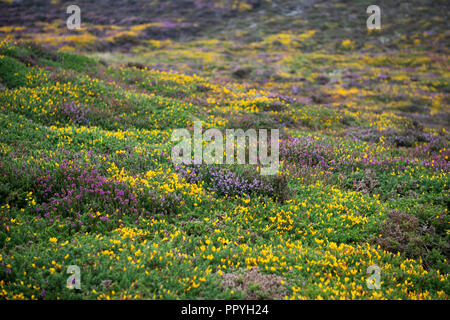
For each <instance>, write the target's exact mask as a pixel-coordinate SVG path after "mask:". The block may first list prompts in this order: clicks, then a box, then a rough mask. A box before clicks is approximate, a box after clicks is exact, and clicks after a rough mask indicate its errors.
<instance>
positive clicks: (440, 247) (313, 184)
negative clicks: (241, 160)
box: [0, 1, 450, 299]
mask: <svg viewBox="0 0 450 320" xmlns="http://www.w3.org/2000/svg"><path fill="white" fill-rule="evenodd" d="M247 2H248V3H247ZM247 2H243V1H239V2H236V1H215V2H214V5H213V4H208V3H206V2H203V1H198V3H197V6H198V10H218V12H221V14H222V13H223V14H224V15H225V16H226V15H227V14H230V15H232V14H236V15H237V16H238V17H239V15H240V14H244V13H245V14H248V15H252V14H256V13H254V11H253V5H255V3H256V2H254V1H253V2H252V1H247ZM269 2H270V1H262V3H261V4H260V5H261V6H265V7H264V8H266V9H267V10H272V9H270V8H272V6H270V4H268V3H269ZM287 2H289V1H287ZM155 3H158V1H155ZM211 3H212V2H211ZM317 5H319V4H317ZM320 5H321V6H322V8H342V6H344V7H345V5H341V6H337V4H335V3H334V2H333V1H329V2H324V3H321V4H320ZM334 5H336V6H334ZM1 6H6V5H5V4H1ZM158 8H159V7H158ZM305 10H306V13H307V14H309V13H310V12H311V10H312V9H311V8H307V9H305ZM424 10H425V9H424ZM430 10H431V11H432V12H431V13H430V12H428V11H426V10H425V11H426V13H427V14H430V15H432V14H435V12H434V11H433V10H432V9H430ZM208 12H209V11H208ZM118 14H119V13H118ZM283 17H284V18H283ZM434 17H435V18H436V19H438V18H439V16H434ZM265 18H266V19H265V20H267V21H266V23H267V25H263V27H261V32H260V34H257V33H249V32H248V30H247V31H246V29H240V27H239V26H236V25H233V26H232V28H233V29H232V30H233V32H225V33H226V35H223V34H222V35H221V36H217V38H214V37H213V35H211V34H206V35H205V37H203V38H200V37H199V38H193V39H189V40H186V41H178V40H176V39H174V38H173V37H170V36H169V35H172V33H171V32H175V31H176V32H182V30H191V29H189V28H191V27H192V24H191V22H189V21H182V20H180V19H178V20H176V21H175V19H174V22H169V21H163V20H161V21H158V22H149V23H139V24H136V25H129V24H128V25H126V26H124V25H117V26H114V25H113V24H111V25H104V26H103V25H95V24H93V23H91V22H89V21H88V22H87V24H86V26H87V27H86V29H83V30H82V31H81V32H80V33H77V34H74V35H72V36H70V37H67V36H64V34H63V33H64V32H63V30H62V28H61V24H60V23H58V21H55V22H54V23H53V24H52V23H43V24H39V25H38V27H36V29H35V30H34V31H33V30H29V29H27V28H25V27H24V29H20V28H6V27H1V28H0V32H2V33H4V36H3V39H2V41H1V42H0V299H81V298H85V299H208V298H209V299H238V298H252V299H253V298H258V299H267V298H268V299H270V298H277V299H278V298H281V299H448V298H449V295H450V281H449V280H450V279H449V275H450V267H449V262H448V259H449V258H450V257H449V243H450V242H449V240H450V229H449V223H450V220H449V213H448V207H449V206H448V204H449V195H450V194H449V161H448V156H449V139H448V138H449V136H448V129H449V128H448V123H446V122H445V117H448V112H449V108H448V106H449V103H448V102H449V99H448V75H449V73H448V71H449V70H448V56H447V55H446V54H444V53H442V52H447V51H448V49H447V48H446V47H443V46H442V42H445V39H444V40H443V37H445V36H444V35H440V34H438V33H436V30H434V29H431V28H432V26H431V25H428V26H429V28H430V30H431V31H432V32H431V31H430V33H425V32H423V33H420V34H419V33H413V34H411V33H408V34H409V35H410V37H409V38H404V37H401V36H395V37H394V36H393V37H391V38H390V41H391V42H390V45H391V47H390V49H391V50H392V52H389V53H386V52H383V51H382V50H381V49H379V48H378V47H377V46H376V45H375V44H374V43H376V41H378V40H376V35H374V34H372V33H370V34H368V35H367V34H366V33H367V31H366V30H364V36H367V37H368V39H369V40H370V41H367V42H363V41H362V40H361V39H362V38H361V37H362V34H360V33H358V35H359V38H358V37H356V38H355V39H348V38H345V37H346V36H347V35H348V34H346V33H344V38H343V36H342V35H338V34H334V33H333V32H334V31H330V30H334V29H335V28H336V26H335V21H333V20H331V21H327V22H326V23H324V24H323V25H317V22H318V21H317V18H314V16H313V17H310V19H307V21H306V20H305V21H304V20H302V19H299V18H295V16H294V15H291V14H290V13H289V12H285V13H284V14H283V16H282V17H280V16H277V15H273V17H272V18H271V19H267V17H265ZM255 19H259V18H258V17H255ZM283 19H284V20H283ZM186 20H188V18H186ZM230 21H231V22H230V23H234V22H233V21H232V20H230ZM258 21H259V20H258ZM281 21H285V22H286V23H288V24H289V26H291V29H289V30H288V29H283V28H280V22H281ZM441 22H442V21H440V20H436V21H435V23H436V24H437V25H440V23H441ZM199 23H201V21H200V22H199ZM362 25H363V26H364V24H362ZM294 26H295V28H294ZM273 28H275V29H274V30H272V29H273ZM324 28H325V29H330V30H329V32H330V33H327V34H331V36H327V34H325V33H324V31H323V30H324ZM389 28H390V27H389V26H388V27H387V29H388V30H389ZM268 30H270V31H268ZM31 31H33V32H34V35H33V33H31ZM226 31H230V30H226ZM400 31H402V30H400ZM403 31H404V32H410V31H408V30H403ZM158 32H159V33H158ZM94 34H95V35H94ZM154 34H167V35H168V36H167V39H156V37H153V36H151V35H154ZM388 35H389V34H388ZM146 37H147V38H146ZM328 37H331V40H330V39H329V38H328ZM31 38H35V40H36V41H35V42H38V43H39V44H36V43H29V42H27V41H23V42H22V41H15V40H17V39H25V40H30V39H31ZM138 38H139V39H138ZM97 40H98V41H97ZM96 41H97V42H96ZM386 41H387V40H386ZM42 44H44V45H53V46H55V47H58V48H59V50H53V49H46V48H45V47H43V46H41V45H42ZM121 44H123V45H124V46H125V44H130V46H131V47H130V48H128V49H129V51H130V52H132V53H133V54H134V56H132V55H124V54H123V53H121V52H119V51H115V52H108V53H105V51H107V49H108V48H109V47H108V46H115V45H117V46H120V45H121ZM95 45H98V47H95ZM102 46H104V47H102ZM434 46H435V47H439V48H441V50H442V51H440V52H439V51H438V50H436V51H430V50H431V49H432V47H434ZM74 47H77V48H78V49H82V50H87V53H86V52H84V54H76V53H72V52H70V51H71V50H72V51H73V49H74ZM148 48H152V50H151V51H149V50H147V49H148ZM313 49H314V50H313ZM97 50H98V51H97ZM330 50H331V51H330ZM355 50H360V51H358V52H355ZM329 51H330V52H332V54H331V53H330V52H329ZM195 121H202V125H203V130H207V129H208V128H218V129H221V130H224V129H227V128H230V129H231V128H236V129H237V128H242V129H243V130H247V129H249V128H252V129H260V128H267V129H272V128H276V129H280V139H279V146H280V150H279V151H280V152H279V160H280V167H279V170H278V172H277V174H276V175H273V176H263V175H261V174H260V170H261V168H260V167H259V166H258V165H253V164H245V165H230V164H226V165H225V164H223V165H222V164H212V165H206V164H204V163H203V164H179V165H174V164H173V162H172V159H171V150H172V147H173V146H174V143H173V142H172V141H171V134H172V132H173V131H174V130H175V129H177V128H184V129H187V130H188V131H193V130H194V122H195ZM205 143H206V142H205ZM71 265H76V266H78V267H79V268H80V272H81V288H80V289H70V288H67V287H66V283H67V282H66V281H67V278H68V277H69V275H70V274H68V273H67V268H68V267H69V266H71ZM373 265H377V266H378V267H379V268H380V270H381V284H380V286H381V287H380V289H370V288H369V287H368V285H367V280H368V278H369V276H370V274H367V269H368V268H369V267H370V266H373ZM264 281H265V282H264ZM266 282H267V283H270V290H269V288H268V287H267V288H266V287H264V286H263V285H261V283H266Z"/></svg>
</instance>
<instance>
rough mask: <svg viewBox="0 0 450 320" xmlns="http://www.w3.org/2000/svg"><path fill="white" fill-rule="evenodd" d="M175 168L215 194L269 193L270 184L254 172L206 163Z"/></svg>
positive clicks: (188, 179) (192, 181) (191, 180)
mask: <svg viewBox="0 0 450 320" xmlns="http://www.w3.org/2000/svg"><path fill="white" fill-rule="evenodd" d="M175 170H176V171H177V172H178V173H180V174H181V175H182V176H184V177H185V178H186V180H187V181H188V182H190V183H199V182H204V183H205V186H206V187H207V188H208V189H209V190H211V191H214V192H215V193H216V194H217V195H237V194H239V195H242V194H247V195H250V194H258V195H269V194H270V193H272V192H273V188H272V186H271V185H270V184H269V183H268V182H267V181H265V180H263V179H262V178H259V177H257V173H256V171H255V172H254V173H251V172H244V173H241V174H238V173H236V172H233V171H231V170H229V169H227V168H223V167H220V166H207V165H181V166H177V167H176V168H175Z"/></svg>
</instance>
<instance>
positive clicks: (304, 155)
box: [280, 137, 334, 169]
mask: <svg viewBox="0 0 450 320" xmlns="http://www.w3.org/2000/svg"><path fill="white" fill-rule="evenodd" d="M280 157H281V160H284V161H286V162H290V163H294V164H297V165H300V166H308V167H315V166H319V167H321V168H324V169H328V168H329V167H330V166H332V165H333V164H334V160H333V158H334V150H333V148H332V147H331V146H330V145H327V144H325V143H324V142H322V141H317V140H315V139H314V138H312V137H300V138H292V137H289V138H287V139H286V140H282V141H281V143H280Z"/></svg>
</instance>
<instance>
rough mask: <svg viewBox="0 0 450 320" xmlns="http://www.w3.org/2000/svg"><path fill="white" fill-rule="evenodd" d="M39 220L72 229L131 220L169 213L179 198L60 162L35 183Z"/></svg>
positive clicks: (82, 167)
mask: <svg viewBox="0 0 450 320" xmlns="http://www.w3.org/2000/svg"><path fill="white" fill-rule="evenodd" d="M37 182H38V183H37V191H36V196H37V200H38V205H37V207H36V210H37V213H38V218H39V219H41V218H43V219H45V220H46V221H48V222H49V223H53V222H66V223H67V222H68V223H70V224H71V225H72V227H80V226H83V225H86V224H88V225H92V224H94V223H97V222H98V221H101V222H110V223H112V222H113V221H119V220H120V219H113V217H115V216H119V217H124V216H128V217H132V218H137V217H139V216H143V215H145V216H150V215H163V214H168V213H170V212H171V211H173V210H175V207H176V206H177V204H178V203H179V202H180V196H178V195H165V196H160V195H157V194H155V193H154V191H153V190H145V189H133V188H132V187H130V186H129V185H128V184H126V183H124V182H120V181H116V180H111V179H107V178H105V177H104V176H102V175H100V174H99V172H98V171H97V170H96V169H95V168H93V167H92V166H89V164H82V165H80V164H74V163H71V162H69V161H66V162H63V163H62V164H61V165H60V166H59V168H57V169H55V170H53V171H49V170H46V171H45V172H44V173H43V174H41V175H40V176H39V178H38V181H37Z"/></svg>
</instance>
